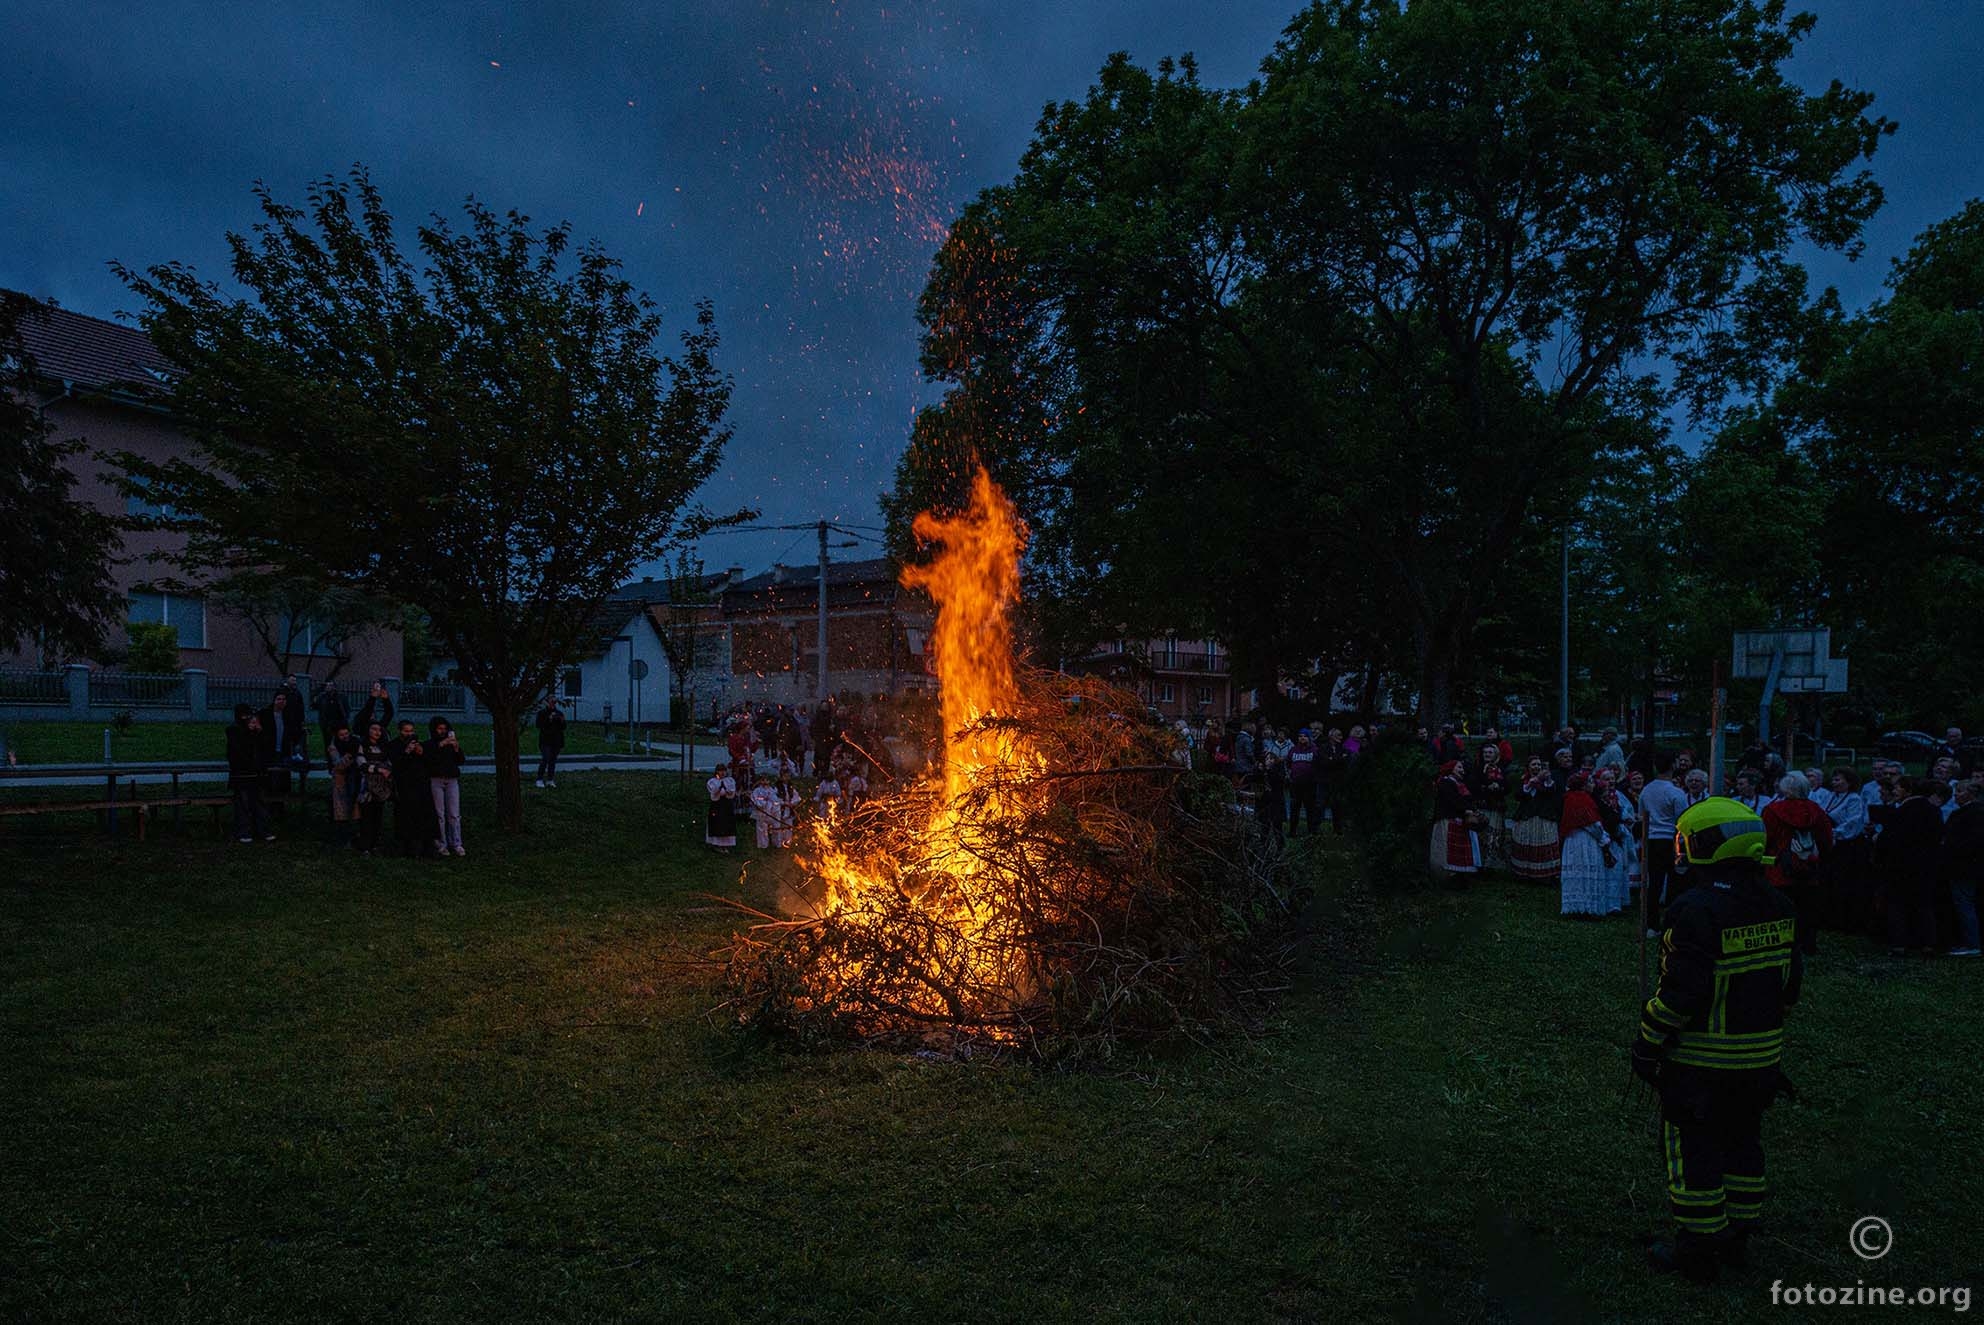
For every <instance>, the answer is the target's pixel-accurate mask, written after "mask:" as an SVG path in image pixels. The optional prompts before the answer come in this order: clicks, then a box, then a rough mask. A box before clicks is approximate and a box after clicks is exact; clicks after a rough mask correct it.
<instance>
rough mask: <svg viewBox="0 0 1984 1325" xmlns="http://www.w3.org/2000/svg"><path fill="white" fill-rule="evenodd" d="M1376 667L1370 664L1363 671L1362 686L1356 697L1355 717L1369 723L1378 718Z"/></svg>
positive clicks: (1377, 676) (1377, 674)
mask: <svg viewBox="0 0 1984 1325" xmlns="http://www.w3.org/2000/svg"><path fill="white" fill-rule="evenodd" d="M1379 680H1380V677H1379V673H1378V665H1377V664H1376V663H1372V664H1370V665H1369V666H1367V667H1366V668H1365V669H1364V685H1363V687H1362V689H1361V690H1359V692H1358V695H1357V717H1358V720H1359V721H1362V722H1369V721H1371V720H1372V719H1373V718H1375V717H1377V716H1378V682H1379Z"/></svg>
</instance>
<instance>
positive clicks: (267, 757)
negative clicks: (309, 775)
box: [259, 686, 310, 796]
mask: <svg viewBox="0 0 1984 1325" xmlns="http://www.w3.org/2000/svg"><path fill="white" fill-rule="evenodd" d="M294 693H295V692H294V690H293V689H292V688H291V687H289V686H284V687H283V688H282V689H281V690H278V691H276V695H275V698H274V699H273V700H271V701H269V706H268V707H267V708H265V709H263V710H262V712H261V714H260V715H259V716H260V718H261V724H262V759H263V762H264V765H265V766H266V767H267V769H268V775H269V790H270V791H273V792H274V793H275V794H276V795H278V796H287V795H288V794H289V774H290V770H291V769H301V768H308V767H309V766H310V736H309V732H308V729H307V728H306V727H305V726H304V717H303V704H302V701H301V700H300V699H299V700H297V701H295V702H293V703H292V701H291V700H290V695H292V694H294Z"/></svg>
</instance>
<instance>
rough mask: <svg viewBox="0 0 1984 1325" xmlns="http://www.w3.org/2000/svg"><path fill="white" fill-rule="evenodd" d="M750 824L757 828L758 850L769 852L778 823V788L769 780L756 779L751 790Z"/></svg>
mask: <svg viewBox="0 0 1984 1325" xmlns="http://www.w3.org/2000/svg"><path fill="white" fill-rule="evenodd" d="M751 822H752V823H754V824H756V825H757V826H758V850H760V851H765V850H769V849H770V847H771V845H772V829H773V827H774V826H775V825H776V824H777V822H778V787H777V786H776V785H775V784H774V783H773V782H772V780H771V779H770V778H760V779H758V782H757V784H756V785H755V786H753V787H752V788H751Z"/></svg>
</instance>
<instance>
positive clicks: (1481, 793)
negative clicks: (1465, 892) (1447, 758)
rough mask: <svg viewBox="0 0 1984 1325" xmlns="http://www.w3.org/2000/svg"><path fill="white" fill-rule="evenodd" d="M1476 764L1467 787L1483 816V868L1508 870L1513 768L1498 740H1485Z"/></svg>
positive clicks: (1477, 812) (1476, 811)
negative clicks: (1511, 768)
mask: <svg viewBox="0 0 1984 1325" xmlns="http://www.w3.org/2000/svg"><path fill="white" fill-rule="evenodd" d="M1477 761H1478V762H1476V764H1475V765H1474V767H1473V769H1471V770H1470V771H1469V773H1468V777H1467V790H1468V794H1469V796H1470V798H1471V799H1472V800H1473V802H1474V812H1475V813H1476V814H1478V815H1480V816H1481V819H1482V824H1481V867H1482V868H1483V869H1490V870H1499V869H1506V868H1507V867H1508V863H1509V844H1508V841H1507V838H1508V823H1507V815H1508V808H1509V780H1510V779H1509V770H1508V769H1507V768H1506V767H1505V766H1504V765H1503V763H1502V749H1501V747H1500V746H1499V745H1497V744H1496V743H1495V742H1494V741H1483V742H1482V743H1481V752H1480V754H1479V755H1478V756H1477Z"/></svg>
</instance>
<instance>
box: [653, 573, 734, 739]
mask: <svg viewBox="0 0 1984 1325" xmlns="http://www.w3.org/2000/svg"><path fill="white" fill-rule="evenodd" d="M667 583H668V601H667V603H665V604H661V605H660V611H659V614H658V615H659V624H660V626H661V647H662V650H663V652H665V653H666V654H667V655H668V675H669V688H670V690H671V691H672V692H673V693H672V694H671V695H670V697H669V698H670V700H671V702H672V705H673V707H674V710H675V712H674V714H673V715H672V717H671V722H673V723H679V724H680V725H681V726H682V727H683V729H684V730H685V731H686V730H687V729H688V728H690V727H693V726H694V725H695V721H696V673H697V672H698V671H699V670H701V669H702V668H706V667H708V666H710V665H711V664H712V663H714V662H715V661H716V658H717V647H718V639H717V631H716V628H715V627H713V626H712V625H711V624H710V623H709V622H708V621H706V620H705V618H706V617H707V616H708V615H709V609H710V607H711V606H712V605H714V603H715V602H716V593H715V591H714V589H713V588H712V586H711V585H710V582H709V577H708V576H706V575H705V574H704V573H703V560H702V558H701V557H698V556H696V555H694V554H693V553H692V552H690V551H689V549H687V548H683V549H682V550H680V551H679V552H677V553H676V556H675V563H674V567H673V569H671V570H670V572H669V575H668V581H667ZM649 610H650V611H654V610H655V608H654V607H652V606H651V607H650V608H649Z"/></svg>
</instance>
